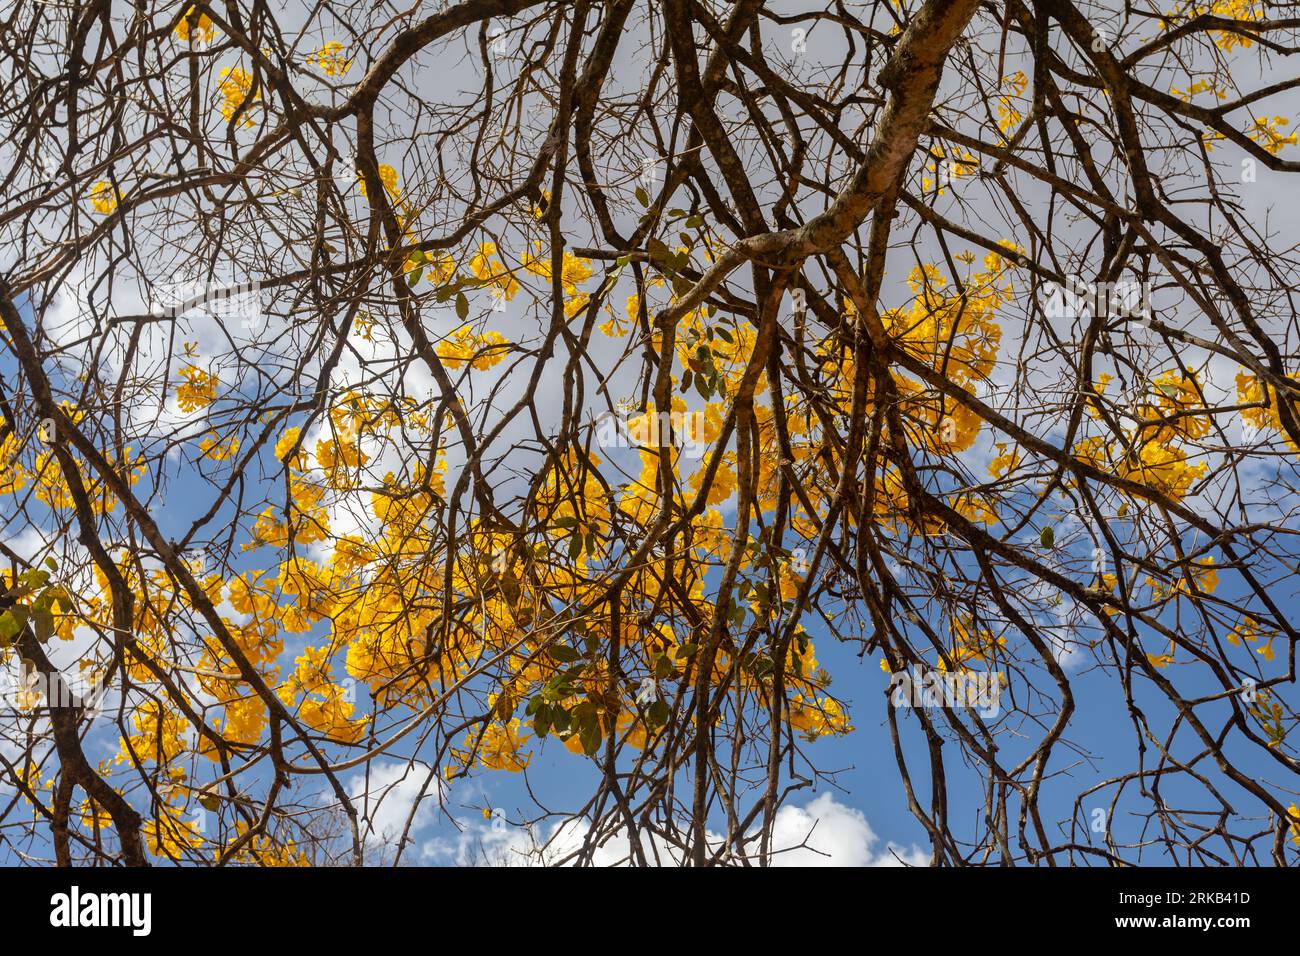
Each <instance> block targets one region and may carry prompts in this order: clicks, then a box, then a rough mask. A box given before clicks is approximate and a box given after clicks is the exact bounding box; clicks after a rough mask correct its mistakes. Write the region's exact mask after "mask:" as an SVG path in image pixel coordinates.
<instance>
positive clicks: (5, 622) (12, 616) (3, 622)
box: [0, 607, 27, 641]
mask: <svg viewBox="0 0 1300 956" xmlns="http://www.w3.org/2000/svg"><path fill="white" fill-rule="evenodd" d="M26 623H27V608H25V607H12V608H10V609H9V610H7V611H5V612H4V613H3V614H0V638H3V639H4V640H6V641H12V640H13V639H14V638H15V637H17V636H18V632H19V631H21V630H22V629H23V626H24V625H25V624H26Z"/></svg>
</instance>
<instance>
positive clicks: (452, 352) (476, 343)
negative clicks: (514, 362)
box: [436, 325, 510, 371]
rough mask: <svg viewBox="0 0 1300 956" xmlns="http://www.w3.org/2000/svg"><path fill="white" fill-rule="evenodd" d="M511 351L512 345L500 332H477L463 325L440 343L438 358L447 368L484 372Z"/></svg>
mask: <svg viewBox="0 0 1300 956" xmlns="http://www.w3.org/2000/svg"><path fill="white" fill-rule="evenodd" d="M509 350H510V343H509V342H508V341H507V340H506V338H505V337H504V336H503V335H502V334H501V333H500V332H475V331H474V330H473V329H471V328H470V327H469V326H468V325H462V326H461V327H460V328H458V329H457V330H456V331H455V332H452V333H451V335H449V336H447V337H446V338H445V339H443V340H442V341H441V342H439V343H438V348H437V349H436V351H437V353H438V358H440V359H442V363H443V364H444V365H446V366H447V368H453V369H454V368H460V367H461V366H462V365H464V364H466V363H467V362H468V363H469V365H470V367H471V368H473V369H475V370H477V371H482V370H483V369H489V368H491V367H492V366H493V365H496V364H497V363H498V362H500V361H501V360H502V359H503V358H505V357H506V353H507V352H508V351H509Z"/></svg>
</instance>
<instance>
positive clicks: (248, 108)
mask: <svg viewBox="0 0 1300 956" xmlns="http://www.w3.org/2000/svg"><path fill="white" fill-rule="evenodd" d="M252 89H253V77H252V75H251V74H250V73H248V72H246V71H245V70H244V69H243V68H242V67H238V66H228V67H226V68H225V69H223V70H222V71H221V78H220V82H219V83H218V84H217V91H218V92H219V93H220V94H221V115H222V117H223V118H224V119H225V120H226V122H227V123H229V122H230V121H231V120H233V119H234V118H235V114H237V113H238V114H239V125H240V126H243V127H249V126H252V125H253V118H252V111H253V104H254V103H256V102H257V101H259V100H260V99H261V98H262V94H261V93H260V92H258V93H252ZM250 94H251V96H250ZM241 110H242V112H241Z"/></svg>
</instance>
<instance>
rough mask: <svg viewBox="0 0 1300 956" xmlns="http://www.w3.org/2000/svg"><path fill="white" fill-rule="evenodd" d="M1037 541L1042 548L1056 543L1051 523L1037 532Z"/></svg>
mask: <svg viewBox="0 0 1300 956" xmlns="http://www.w3.org/2000/svg"><path fill="white" fill-rule="evenodd" d="M1038 543H1039V544H1041V545H1042V546H1043V547H1044V548H1050V547H1052V546H1053V545H1054V544H1056V532H1055V531H1053V530H1052V526H1051V525H1048V526H1047V527H1046V528H1044V529H1043V530H1042V531H1041V532H1040V533H1039V535H1038Z"/></svg>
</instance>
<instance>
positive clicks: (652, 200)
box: [0, 0, 1300, 866]
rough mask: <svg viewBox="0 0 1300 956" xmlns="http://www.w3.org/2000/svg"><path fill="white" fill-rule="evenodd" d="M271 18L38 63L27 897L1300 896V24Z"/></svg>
mask: <svg viewBox="0 0 1300 956" xmlns="http://www.w3.org/2000/svg"><path fill="white" fill-rule="evenodd" d="M280 6H281V5H273V4H268V3H266V2H264V0H255V2H252V3H234V2H229V3H226V2H222V3H215V2H210V3H195V4H193V5H189V4H181V5H177V4H167V3H161V2H154V0H145V2H141V3H137V4H133V5H131V6H129V7H128V6H126V5H120V6H119V5H113V4H108V3H71V2H70V3H66V4H62V5H55V4H47V3H38V2H32V0H17V2H16V3H15V4H14V5H12V7H11V9H10V12H8V13H7V14H6V15H5V16H6V21H7V22H6V24H5V29H4V30H3V31H0V34H2V35H3V37H4V40H3V52H2V53H0V55H2V56H3V59H4V70H5V73H6V75H9V76H11V77H13V83H12V84H11V95H10V96H8V97H6V102H5V104H4V105H3V106H0V138H2V141H3V149H4V156H5V162H4V164H3V168H2V169H0V176H2V177H3V204H2V205H0V234H2V235H3V246H2V247H0V248H3V253H2V255H3V263H2V265H3V272H2V273H0V322H2V324H0V520H2V521H3V533H2V534H0V539H2V540H0V555H2V556H3V560H4V565H5V567H4V570H3V578H2V579H0V588H2V592H0V655H3V659H4V663H5V665H6V666H7V667H8V668H9V671H10V673H11V674H12V675H14V678H15V681H14V683H13V686H14V687H15V688H16V689H15V690H14V691H13V693H11V694H9V695H8V698H7V701H6V709H5V710H4V712H3V715H0V727H2V728H3V730H2V731H0V734H2V740H0V781H2V782H3V790H2V791H0V837H2V838H3V840H4V845H5V848H6V852H8V853H12V854H14V855H16V856H17V857H21V858H23V859H29V860H33V861H48V860H54V861H57V862H58V863H59V864H64V865H67V864H72V863H84V862H88V861H91V860H95V859H102V860H106V861H119V862H122V863H125V864H130V865H141V864H145V863H147V862H149V860H150V859H151V858H154V859H170V860H175V861H181V862H186V863H207V864H213V863H215V864H244V863H253V864H260V865H300V864H307V863H337V862H342V863H355V864H360V863H364V862H374V861H377V860H383V861H385V862H403V861H407V860H409V859H411V856H412V854H411V851H410V849H409V847H410V846H411V844H412V843H413V842H414V838H413V832H414V829H416V828H417V827H418V825H419V824H418V820H419V819H420V814H421V813H422V812H424V811H425V810H427V808H429V807H437V808H441V809H442V810H443V811H444V812H445V813H446V814H447V815H448V816H452V811H453V810H454V809H456V807H457V806H458V803H457V801H458V800H459V798H458V797H456V796H455V795H456V794H457V792H458V788H460V787H463V786H464V785H465V784H464V781H466V780H467V779H470V778H480V779H487V778H490V777H492V776H493V775H501V774H504V775H517V777H518V779H520V780H528V784H529V785H528V787H526V788H524V787H520V788H518V790H519V792H520V793H521V794H526V795H527V801H525V800H523V799H521V800H520V801H517V802H519V803H528V805H524V806H522V807H521V808H514V809H512V810H511V811H510V812H509V813H505V814H503V813H502V812H501V811H498V810H494V808H493V807H492V806H490V805H488V806H483V807H481V808H479V809H481V810H482V812H483V815H484V816H485V817H487V818H488V819H493V820H494V823H495V822H496V819H498V818H502V817H505V818H508V819H503V820H502V822H504V823H505V825H506V827H507V828H508V829H509V831H510V832H512V833H513V834H516V835H517V836H518V837H519V838H520V839H519V840H517V841H515V842H514V843H513V844H512V851H513V853H514V854H515V855H517V856H518V858H520V859H534V860H540V861H543V862H548V863H584V862H591V861H593V860H595V859H596V855H597V853H598V852H601V851H602V848H605V849H606V850H608V848H610V847H615V848H617V850H616V852H615V853H614V854H613V855H614V856H615V857H617V859H618V860H620V861H626V862H630V863H642V864H643V863H653V862H676V863H689V864H692V865H699V866H702V865H710V864H736V863H750V864H766V863H769V862H771V861H772V860H773V859H774V858H777V857H779V853H780V851H782V850H783V849H788V848H787V847H784V846H780V845H777V841H775V840H774V835H773V834H774V825H775V821H776V818H777V814H778V812H779V810H780V809H781V807H782V805H783V803H784V802H785V801H786V800H787V799H788V798H789V796H790V795H791V794H792V793H795V792H797V791H799V790H800V789H802V788H805V787H809V786H812V785H816V784H820V783H825V782H830V781H833V780H834V779H835V777H834V774H833V773H831V772H830V771H828V770H825V769H823V768H822V766H821V764H822V762H823V761H822V760H821V759H820V758H819V749H820V748H824V747H825V746H828V745H829V743H828V741H827V738H835V737H843V738H847V739H848V740H849V741H853V740H855V739H862V738H864V737H869V736H874V737H876V738H878V739H882V740H887V743H886V744H885V746H886V747H887V748H888V749H890V750H892V752H893V753H894V755H895V758H896V763H897V770H896V772H892V771H891V772H889V773H882V774H880V775H879V778H878V779H879V784H880V786H881V787H882V788H883V787H891V788H894V790H895V791H896V792H897V793H898V794H899V795H900V797H901V799H905V800H906V802H907V806H908V807H909V808H910V809H911V811H912V813H913V814H914V815H915V817H916V819H917V820H918V821H919V823H920V824H921V826H922V827H923V828H924V831H923V832H924V835H925V837H926V838H927V839H928V841H929V844H930V851H929V852H930V855H931V858H932V861H933V862H934V863H935V864H944V865H956V864H1002V863H1031V864H1057V865H1059V864H1069V863H1089V862H1095V863H1106V862H1117V861H1124V862H1140V861H1142V860H1145V859H1153V858H1154V859H1158V860H1161V861H1165V862H1168V861H1170V860H1171V859H1176V860H1179V861H1182V862H1201V863H1246V862H1273V863H1277V864H1283V863H1285V862H1287V860H1288V858H1290V859H1292V860H1293V859H1294V855H1295V853H1296V849H1295V846H1293V843H1294V844H1297V845H1300V810H1297V809H1296V806H1295V802H1294V801H1295V800H1296V797H1295V796H1294V794H1295V792H1296V788H1297V784H1298V781H1297V772H1298V771H1300V764H1298V763H1297V752H1296V749H1295V746H1294V742H1293V741H1292V740H1290V739H1289V733H1290V731H1291V730H1292V729H1293V727H1294V725H1295V721H1296V716H1295V712H1294V710H1293V708H1292V704H1293V703H1294V688H1295V677H1296V668H1295V644H1296V639H1297V636H1298V635H1297V631H1296V630H1295V628H1294V627H1293V624H1292V619H1293V618H1294V614H1293V611H1294V609H1295V607H1296V603H1295V594H1294V585H1293V583H1292V580H1293V579H1292V575H1293V573H1294V569H1295V566H1296V565H1295V562H1296V560H1297V557H1300V555H1297V554H1296V551H1297V549H1296V548H1293V547H1292V544H1293V543H1294V542H1293V536H1294V532H1295V530H1296V526H1295V524H1294V521H1293V516H1294V514H1295V509H1296V505H1297V503H1298V501H1300V499H1298V498H1297V489H1296V480H1297V472H1296V465H1297V455H1300V405H1297V404H1296V403H1297V400H1298V399H1300V385H1298V384H1297V382H1298V381H1300V380H1297V379H1296V378H1295V373H1296V370H1297V368H1298V367H1300V360H1298V359H1297V355H1296V348H1297V336H1298V335H1300V332H1298V330H1297V325H1296V311H1295V299H1294V288H1293V286H1294V281H1295V278H1294V277H1295V276H1296V275H1297V261H1296V255H1295V246H1294V236H1293V235H1291V236H1290V238H1288V235H1289V234H1288V232H1287V230H1288V229H1289V230H1290V233H1294V232H1295V229H1294V225H1293V223H1278V224H1274V223H1272V222H1271V221H1270V220H1269V219H1267V218H1266V212H1267V208H1268V202H1269V198H1270V196H1278V195H1282V194H1283V191H1285V190H1286V189H1288V188H1289V187H1290V182H1289V180H1288V178H1287V176H1288V174H1293V173H1295V172H1297V171H1300V163H1298V162H1297V161H1296V160H1294V159H1292V158H1289V155H1290V153H1292V152H1293V151H1294V150H1293V147H1294V146H1295V145H1296V135H1295V134H1294V133H1288V132H1287V127H1288V119H1287V118H1286V116H1284V115H1278V114H1281V113H1286V112H1287V108H1286V106H1285V104H1286V103H1288V102H1293V101H1294V99H1295V90H1296V88H1297V87H1298V86H1300V80H1297V79H1294V78H1292V75H1293V74H1294V72H1295V71H1294V70H1292V71H1290V75H1289V74H1288V73H1287V72H1286V71H1285V70H1282V72H1279V69H1280V68H1282V67H1285V66H1286V65H1288V64H1290V63H1292V62H1293V61H1292V60H1290V59H1289V58H1290V57H1292V56H1293V55H1294V54H1295V53H1296V51H1297V49H1298V48H1297V46H1296V43H1297V35H1298V32H1300V31H1298V28H1300V20H1298V19H1293V18H1285V17H1283V16H1282V15H1281V12H1280V11H1281V8H1282V7H1283V6H1286V5H1283V4H1275V3H1272V2H1269V0H1205V2H1203V3H1188V2H1177V3H1174V4H1172V6H1173V9H1167V8H1166V6H1163V5H1160V4H1154V3H1149V2H1146V0H1134V2H1131V3H1126V4H1125V5H1124V8H1123V9H1122V10H1120V9H1118V7H1119V5H1118V4H1113V5H1107V4H1104V3H1094V2H1090V0H1032V2H1022V0H992V2H985V3H977V2H976V0H879V2H871V3H861V2H858V3H849V2H845V0H830V2H826V3H822V4H813V5H812V6H807V5H794V4H792V5H785V4H775V3H763V2H755V0H741V2H738V3H725V4H724V3H715V2H711V0H663V2H662V3H653V4H644V3H637V2H634V0H606V2H602V3H595V2H591V0H574V2H538V0H464V2H459V3H446V2H444V3H436V2H426V3H424V4H423V5H420V4H416V5H413V6H412V5H406V4H388V3H380V4H375V3H371V2H365V3H360V2H358V3H348V2H335V0H326V2H322V3H316V4H301V5H289V7H290V9H288V10H282V9H278V8H279V7H280ZM795 7H799V9H795ZM1270 185H1271V186H1272V188H1271V189H1270V188H1269V187H1270ZM1292 219H1294V217H1292ZM1278 230H1281V231H1280V232H1279V231H1278ZM846 652H847V653H846ZM819 655H820V656H821V657H822V658H823V659H824V660H825V661H827V662H829V661H831V660H832V659H835V660H836V661H837V663H836V665H835V671H836V672H835V673H834V674H832V673H830V672H829V667H828V666H823V664H822V663H819ZM855 657H858V658H864V659H866V660H867V661H868V664H869V666H866V667H863V666H862V665H861V664H859V663H858V662H857V661H855ZM877 665H878V668H877ZM882 672H883V673H882ZM833 676H834V677H838V678H840V683H839V684H837V685H835V686H834V687H832V677H833ZM852 681H856V682H857V684H856V685H855V688H854V689H853V690H852V691H851V692H848V691H841V690H840V688H841V687H842V686H843V685H844V684H845V683H847V682H852ZM972 690H975V691H977V692H976V693H971V691H972ZM1288 694H1290V695H1291V698H1290V702H1288V699H1287V698H1288ZM850 698H851V699H850ZM976 698H978V699H976ZM1090 708H1106V709H1107V711H1108V712H1109V713H1110V714H1112V715H1118V716H1116V717H1114V720H1115V722H1116V726H1115V727H1114V728H1113V732H1111V733H1109V735H1108V736H1107V737H1106V738H1105V739H1104V740H1103V741H1101V742H1100V743H1098V742H1096V741H1092V742H1085V741H1084V740H1083V739H1082V737H1083V736H1084V735H1086V728H1087V725H1088V720H1090V719H1091V718H1087V719H1085V715H1087V714H1089V713H1091V712H1092V711H1091V710H1090ZM850 720H853V721H854V722H856V723H857V724H858V729H856V730H855V729H854V727H853V726H851V725H850ZM1099 747H1100V748H1101V751H1100V752H1099V751H1098V748H1099ZM539 755H540V756H541V757H543V758H544V759H545V760H546V761H547V762H548V764H553V763H554V762H555V761H557V760H558V761H560V762H561V763H562V764H564V765H565V766H567V767H568V768H569V769H568V770H563V769H561V770H551V771H550V775H551V777H552V778H553V777H554V776H555V775H556V774H563V775H566V779H568V780H569V781H570V782H576V785H577V786H579V787H580V789H581V790H582V795H581V796H579V797H578V798H576V799H575V798H574V797H573V795H572V793H569V794H568V795H567V796H566V802H565V803H564V804H563V805H557V803H556V802H554V801H552V800H551V799H549V798H548V797H545V796H543V795H542V793H541V789H542V788H544V787H545V786H546V785H547V783H548V780H547V778H546V774H543V773H542V772H541V770H540V769H539V767H540V762H541V761H540V760H539ZM1103 756H1104V758H1105V761H1104V766H1099V764H1100V760H1099V758H1100V757H1103ZM394 766H396V767H397V768H398V769H399V770H400V771H401V779H402V782H403V784H404V787H403V794H404V796H403V800H404V801H405V802H404V803H403V804H402V806H401V810H402V812H401V814H400V820H399V823H398V825H397V826H396V827H395V828H393V827H390V828H389V829H387V830H384V831H383V832H381V831H380V829H379V828H378V827H377V826H376V823H375V821H376V819H377V818H378V817H379V816H380V812H381V808H384V807H386V806H387V807H391V806H392V805H393V801H394V800H395V799H396V798H395V797H393V796H392V792H393V791H394V789H395V787H393V786H392V783H393V778H392V776H391V773H390V770H391V768H392V767H394ZM386 775H387V776H386ZM484 786H486V784H484ZM477 792H480V793H481V792H482V788H481V787H480V788H479V790H478V791H477ZM386 801H387V803H386ZM461 804H463V801H461ZM389 815H390V816H391V814H389ZM607 855H608V854H607Z"/></svg>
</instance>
